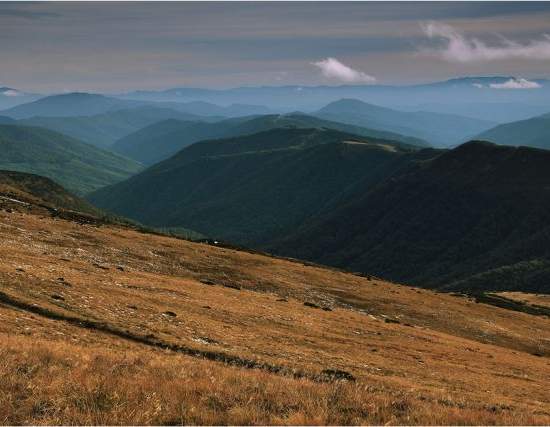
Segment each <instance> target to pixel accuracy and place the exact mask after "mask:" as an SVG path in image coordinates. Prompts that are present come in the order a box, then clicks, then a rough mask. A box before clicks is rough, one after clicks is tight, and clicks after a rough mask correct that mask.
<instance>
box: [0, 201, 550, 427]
mask: <svg viewBox="0 0 550 427" xmlns="http://www.w3.org/2000/svg"><path fill="white" fill-rule="evenodd" d="M8 203H9V202H7V201H2V200H0V241H1V245H0V259H1V260H2V261H1V263H0V342H1V343H2V344H1V345H0V423H1V424H20V423H22V424H180V423H184V424H385V423H390V424H548V423H550V396H549V395H548V393H547V384H548V382H549V380H550V363H549V359H548V356H549V355H550V322H549V320H548V318H547V317H545V316H531V315H529V314H526V313H520V312H516V311H510V310H506V309H502V308H497V307H492V306H489V305H485V304H477V303H475V302H473V301H471V300H470V299H468V298H464V297H459V296H452V295H448V294H440V293H436V292H432V291H428V290H418V289H414V288H410V287H407V286H400V285H396V284H391V283H387V282H383V281H381V280H378V279H376V278H366V277H359V276H356V275H352V274H347V273H343V272H339V271H335V270H329V269H323V268H320V267H316V266H308V265H304V264H302V263H298V262H292V261H290V260H283V259H276V258H269V257H265V256H262V255H259V254H251V253H246V252H239V251H235V250H233V249H228V248H220V247H215V246H209V245H204V244H197V243H191V242H187V241H184V240H178V239H173V238H169V237H164V236H158V235H151V234H141V233H139V232H137V231H134V230H130V229H126V228H123V227H117V226H101V227H97V226H94V225H90V224H78V223H76V222H71V221H66V220H62V219H59V218H51V217H50V215H49V214H48V212H47V211H46V212H43V213H40V214H32V213H29V212H27V211H23V210H18V208H17V206H15V207H14V206H13V205H8ZM7 206H9V211H10V212H8V211H7V210H5V208H6V207H7ZM305 303H306V305H305Z"/></svg>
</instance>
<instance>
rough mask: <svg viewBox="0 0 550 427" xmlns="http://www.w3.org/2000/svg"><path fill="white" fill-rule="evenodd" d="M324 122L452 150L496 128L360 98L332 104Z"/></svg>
mask: <svg viewBox="0 0 550 427" xmlns="http://www.w3.org/2000/svg"><path fill="white" fill-rule="evenodd" d="M316 115H317V116H319V117H322V118H324V119H329V120H334V121H338V122H342V123H349V124H353V125H357V126H363V127H368V128H374V129H380V130H384V131H390V132H396V133H401V134H404V135H409V136H412V137H416V138H420V139H423V140H425V141H428V142H429V143H430V144H432V145H433V146H435V147H449V146H452V145H455V144H457V143H459V142H462V141H464V140H465V139H467V138H471V137H473V136H474V135H477V134H478V133H480V132H482V131H484V130H486V129H489V128H491V127H493V126H494V125H495V123H494V122H489V121H485V120H478V119H472V118H469V117H463V116H458V115H453V114H441V113H433V112H426V111H416V112H405V111H397V110H392V109H390V108H384V107H380V106H378V105H373V104H367V103H365V102H362V101H359V100H356V99H342V100H340V101H336V102H332V103H330V104H328V105H327V106H325V107H323V108H322V109H321V110H319V111H318V112H317V113H316Z"/></svg>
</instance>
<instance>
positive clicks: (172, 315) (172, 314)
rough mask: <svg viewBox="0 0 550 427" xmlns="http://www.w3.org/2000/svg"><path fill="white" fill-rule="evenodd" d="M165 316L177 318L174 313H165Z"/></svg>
mask: <svg viewBox="0 0 550 427" xmlns="http://www.w3.org/2000/svg"><path fill="white" fill-rule="evenodd" d="M162 315H163V316H167V317H176V316H177V314H176V313H174V312H173V311H165V312H164V313H162Z"/></svg>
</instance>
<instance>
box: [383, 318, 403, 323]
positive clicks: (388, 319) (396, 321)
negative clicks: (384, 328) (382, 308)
mask: <svg viewBox="0 0 550 427" xmlns="http://www.w3.org/2000/svg"><path fill="white" fill-rule="evenodd" d="M384 322H386V323H397V324H400V323H401V322H400V321H399V320H397V319H390V318H389V317H384Z"/></svg>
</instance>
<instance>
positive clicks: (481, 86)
mask: <svg viewBox="0 0 550 427" xmlns="http://www.w3.org/2000/svg"><path fill="white" fill-rule="evenodd" d="M472 86H473V87H477V88H478V89H483V87H484V86H483V85H482V84H481V83H472Z"/></svg>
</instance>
